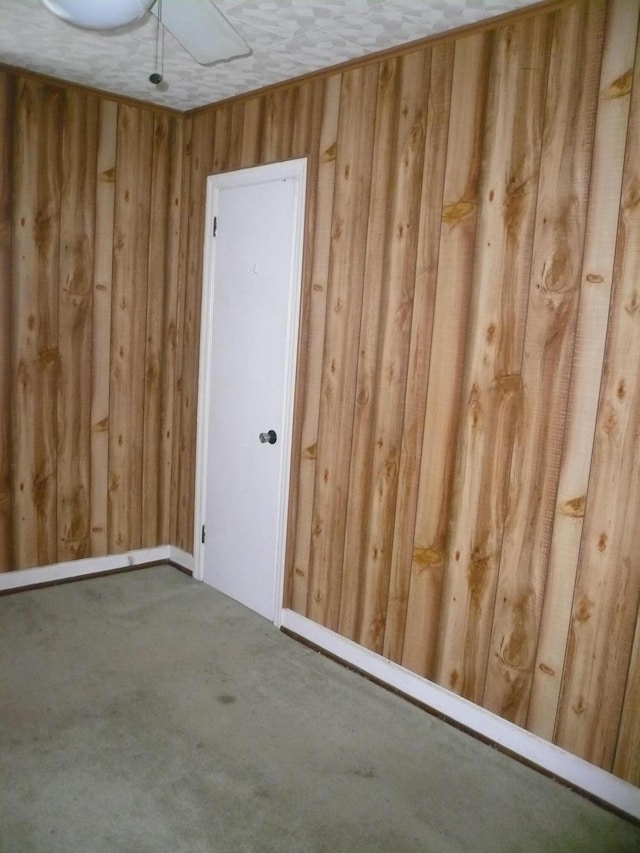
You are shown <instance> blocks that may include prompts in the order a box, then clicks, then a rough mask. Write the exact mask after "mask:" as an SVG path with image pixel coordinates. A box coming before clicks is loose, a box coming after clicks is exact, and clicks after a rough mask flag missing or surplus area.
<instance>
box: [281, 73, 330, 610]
mask: <svg viewBox="0 0 640 853" xmlns="http://www.w3.org/2000/svg"><path fill="white" fill-rule="evenodd" d="M340 81H341V78H340V75H334V76H333V77H331V78H329V79H328V80H326V81H325V80H322V79H319V80H316V81H314V83H313V87H312V89H310V90H309V96H310V98H311V99H312V108H311V109H309V110H307V111H306V120H307V122H308V125H309V127H308V128H307V129H306V130H304V129H303V128H302V127H299V129H298V138H297V140H296V143H295V146H296V151H297V156H302V155H303V152H304V156H307V158H308V160H307V196H306V208H305V211H306V212H305V225H304V246H303V260H302V301H301V309H300V331H299V334H298V354H297V371H296V372H297V375H296V388H295V405H294V429H293V442H292V446H293V447H294V448H295V452H294V454H293V457H294V458H293V460H292V470H291V478H290V492H289V512H288V522H287V548H286V570H285V589H284V603H285V606H286V607H290V608H292V609H294V610H297V611H298V612H299V613H303V614H304V612H305V608H306V601H307V593H308V589H307V581H308V563H309V546H310V538H311V523H312V522H311V518H312V512H313V484H314V479H315V458H316V451H315V448H316V443H317V437H318V412H319V409H320V387H321V381H322V352H323V346H322V343H323V339H324V324H325V316H326V304H327V278H328V268H329V242H330V239H331V206H332V200H333V186H334V180H335V156H336V139H337V134H338V116H339V108H340Z"/></svg>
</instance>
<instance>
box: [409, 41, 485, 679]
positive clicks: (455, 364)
mask: <svg viewBox="0 0 640 853" xmlns="http://www.w3.org/2000/svg"><path fill="white" fill-rule="evenodd" d="M491 44H492V34H491V33H490V32H487V33H480V34H478V35H474V36H470V37H467V38H465V39H461V40H460V41H458V42H456V45H455V56H454V66H453V80H452V93H451V107H450V114H449V128H448V141H447V164H446V170H445V179H444V191H443V199H444V204H443V206H442V211H441V220H442V221H441V231H440V248H439V254H438V274H437V285H436V303H435V314H434V323H433V339H432V345H431V360H430V364H429V380H428V389H427V402H426V417H425V422H424V432H423V435H422V447H423V448H428V453H425V452H424V451H423V453H422V460H421V465H420V475H419V486H418V506H417V512H416V526H415V532H414V543H413V560H412V567H411V580H410V586H411V593H410V599H409V607H408V611H407V622H406V628H405V640H404V649H403V657H402V661H403V664H404V665H405V666H407V667H408V668H409V669H411V670H413V671H414V672H417V673H418V674H420V675H425V676H431V675H432V670H433V662H434V657H435V652H436V643H437V636H438V622H439V618H440V597H441V591H442V576H443V567H444V555H445V548H446V540H447V524H448V517H447V512H448V506H449V500H450V496H451V484H452V474H453V463H454V459H455V445H456V431H457V429H456V427H457V423H458V419H459V413H460V387H461V382H462V373H463V367H464V353H465V333H466V326H467V315H468V311H469V300H470V292H471V283H472V272H473V252H474V241H475V231H476V210H477V205H478V179H479V168H480V156H481V140H482V127H483V122H484V110H485V103H486V97H487V74H488V67H489V58H490V51H491Z"/></svg>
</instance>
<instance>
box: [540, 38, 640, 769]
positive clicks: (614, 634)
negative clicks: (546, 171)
mask: <svg viewBox="0 0 640 853" xmlns="http://www.w3.org/2000/svg"><path fill="white" fill-rule="evenodd" d="M639 200H640V46H639V49H638V52H637V53H636V66H635V74H634V80H633V94H632V104H631V117H630V122H629V135H628V139H627V152H626V158H625V168H624V177H623V184H622V198H621V206H620V217H619V224H618V242H617V249H616V259H615V267H614V275H613V296H612V303H611V313H610V316H609V329H608V335H607V345H606V351H605V360H604V371H603V376H602V386H601V391H600V403H599V408H598V417H597V421H596V432H595V441H594V447H593V458H592V466H591V476H590V478H589V489H588V492H587V503H586V509H585V518H584V528H583V533H582V546H581V559H580V566H579V569H578V578H577V583H576V588H575V595H574V600H573V609H572V612H571V630H570V634H569V640H568V645H567V656H566V661H565V675H564V679H563V683H562V691H561V696H560V706H559V711H558V720H557V727H556V733H555V741H556V743H557V744H558V745H559V746H562V747H564V748H565V749H568V750H570V751H571V752H573V753H574V754H577V755H580V756H582V757H583V758H586V759H587V760H588V761H591V762H593V763H595V764H597V765H598V766H599V767H604V768H605V769H607V770H609V769H611V767H612V765H613V760H614V755H615V749H616V740H617V729H618V725H619V722H620V714H621V712H622V702H623V698H624V691H625V683H626V680H627V674H628V671H629V662H630V659H631V652H632V646H633V635H634V631H635V626H636V620H637V614H638V602H639V599H640V525H639V524H638V518H639V517H640V287H639V285H638V282H639V281H640V203H639ZM632 692H633V691H632ZM603 697H606V699H605V701H603ZM636 713H637V709H636Z"/></svg>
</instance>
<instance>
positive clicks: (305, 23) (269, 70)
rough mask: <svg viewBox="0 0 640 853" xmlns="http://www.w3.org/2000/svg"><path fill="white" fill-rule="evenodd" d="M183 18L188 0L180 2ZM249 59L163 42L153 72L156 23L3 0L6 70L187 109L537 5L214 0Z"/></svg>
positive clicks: (490, 0) (458, 0)
mask: <svg viewBox="0 0 640 853" xmlns="http://www.w3.org/2000/svg"><path fill="white" fill-rule="evenodd" d="M184 5H185V13H186V7H187V6H188V0H184ZM215 5H216V6H217V7H218V9H219V10H220V11H221V12H222V13H223V14H224V15H225V16H226V18H227V19H228V21H229V22H230V23H231V24H232V26H233V27H234V28H235V29H236V30H237V32H238V33H239V34H240V35H241V36H242V37H243V38H244V40H245V41H246V42H247V43H248V44H249V45H250V47H251V49H252V54H251V56H247V57H243V58H240V59H233V60H230V61H227V62H220V63H217V64H215V65H210V66H202V65H198V63H197V62H195V61H194V60H193V59H192V58H191V56H190V55H189V54H188V53H187V52H186V51H185V50H184V49H183V48H182V47H181V45H180V44H178V42H177V41H176V40H175V39H174V38H173V37H172V36H171V35H170V34H169V33H166V35H165V61H164V81H163V83H162V84H161V85H160V86H158V87H156V86H154V85H153V84H151V83H149V80H148V77H149V74H150V73H151V72H152V71H153V70H154V61H155V35H156V19H155V18H154V17H153V16H152V15H150V14H148V15H147V16H146V18H145V19H143V21H141V22H140V23H139V24H136V25H133V26H131V27H129V28H127V30H124V31H122V30H121V31H118V32H106V33H105V32H89V31H86V30H80V29H78V28H76V27H71V26H69V25H68V24H65V23H64V22H63V21H60V20H58V19H57V18H55V17H54V16H53V15H51V14H50V13H49V12H47V11H46V9H44V7H43V6H42V5H41V3H40V2H39V0H1V5H0V62H3V63H5V64H7V65H14V66H17V67H21V68H28V69H30V70H32V71H38V72H40V73H43V74H49V75H52V76H55V77H59V78H60V79H63V80H68V81H71V82H75V83H80V84H83V85H87V86H92V87H94V88H97V89H101V90H104V91H106V92H112V93H114V94H118V95H124V96H127V97H131V98H137V99H139V100H143V101H148V102H150V103H154V104H159V105H162V106H166V107H172V108H174V109H177V110H189V109H193V108H195V107H200V106H204V105H206V104H210V103H213V102H215V101H220V100H223V99H225V98H229V97H232V96H234V95H238V94H241V93H244V92H249V91H253V90H255V89H260V88H262V87H263V86H267V85H269V84H272V83H279V82H281V81H283V80H287V79H290V78H292V77H298V76H300V75H301V74H306V73H308V72H310V71H316V70H318V69H320V68H326V67H328V66H331V65H336V64H337V63H340V62H345V61H347V60H349V59H354V58H356V57H360V56H363V55H365V54H368V53H373V52H376V51H379V50H384V49H385V48H389V47H394V46H396V45H399V44H403V43H405V42H408V41H413V40H415V39H419V38H423V37H425V36H429V35H433V34H434V33H439V32H443V31H445V30H449V29H453V28H455V27H460V26H464V25H466V24H472V23H475V22H477V21H479V20H482V19H484V18H489V17H493V16H495V15H500V14H502V13H504V12H508V11H512V10H514V9H518V8H521V7H523V6H529V5H533V3H532V2H531V0H430V2H425V0H329V2H324V3H316V2H310V0H217V2H216V4H215Z"/></svg>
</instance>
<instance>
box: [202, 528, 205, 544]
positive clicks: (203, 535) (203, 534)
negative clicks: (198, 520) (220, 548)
mask: <svg viewBox="0 0 640 853" xmlns="http://www.w3.org/2000/svg"><path fill="white" fill-rule="evenodd" d="M204 537H205V533H204V524H203V525H202V544H203V545H204Z"/></svg>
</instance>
